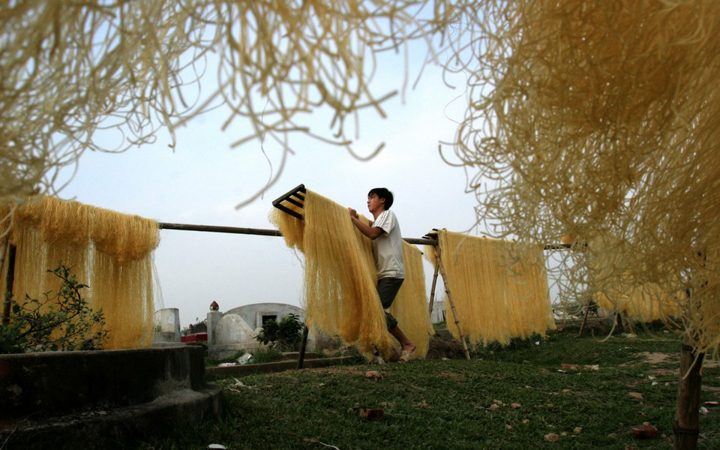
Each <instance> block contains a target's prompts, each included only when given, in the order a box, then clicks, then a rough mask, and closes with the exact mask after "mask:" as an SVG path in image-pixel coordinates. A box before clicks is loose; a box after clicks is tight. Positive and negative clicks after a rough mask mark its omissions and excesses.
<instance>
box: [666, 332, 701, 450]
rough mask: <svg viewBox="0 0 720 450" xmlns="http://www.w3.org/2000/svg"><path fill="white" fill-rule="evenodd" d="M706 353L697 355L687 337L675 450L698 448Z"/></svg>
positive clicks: (679, 384) (678, 406)
mask: <svg viewBox="0 0 720 450" xmlns="http://www.w3.org/2000/svg"><path fill="white" fill-rule="evenodd" d="M704 357H705V354H704V353H696V352H695V348H694V347H693V346H692V345H690V341H689V339H688V338H687V336H685V338H684V339H683V344H682V349H681V351H680V380H679V382H678V390H677V401H676V406H675V423H674V424H673V432H674V434H675V442H674V445H673V448H674V449H675V450H694V449H696V448H697V441H698V434H699V433H700V412H699V409H700V386H701V385H702V375H701V374H700V369H701V368H702V363H703V358H704Z"/></svg>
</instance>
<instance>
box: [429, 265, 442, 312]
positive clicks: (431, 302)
mask: <svg viewBox="0 0 720 450" xmlns="http://www.w3.org/2000/svg"><path fill="white" fill-rule="evenodd" d="M439 267H440V264H435V273H433V279H432V287H430V320H431V321H432V312H433V303H434V302H435V287H436V286H437V278H438V268H439Z"/></svg>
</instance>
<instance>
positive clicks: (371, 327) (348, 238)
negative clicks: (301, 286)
mask: <svg viewBox="0 0 720 450" xmlns="http://www.w3.org/2000/svg"><path fill="white" fill-rule="evenodd" d="M302 213H303V215H304V220H299V219H296V218H294V217H292V216H290V215H288V214H285V213H283V212H281V211H279V210H274V211H273V213H272V215H271V219H272V221H273V222H274V223H275V224H276V225H277V226H278V228H279V229H280V231H281V233H282V234H283V236H284V237H285V241H286V243H287V244H288V246H290V247H295V248H297V249H299V250H301V251H303V252H304V254H305V299H304V303H305V305H304V306H305V310H306V312H305V313H306V318H307V321H308V325H309V326H310V327H317V328H318V329H319V330H322V331H323V332H325V333H327V334H329V335H332V336H339V337H340V338H341V339H342V341H343V342H344V343H346V344H348V345H354V346H356V347H357V348H358V349H359V350H360V351H361V352H363V353H364V354H366V355H370V354H371V353H372V350H373V347H376V348H377V349H378V350H379V351H380V352H381V353H383V355H384V356H385V357H390V356H391V355H392V353H393V351H394V349H396V348H395V347H396V346H397V342H396V341H395V339H394V338H393V337H392V336H391V335H390V333H389V332H388V331H387V327H386V323H385V316H384V312H383V309H382V305H381V304H380V299H379V297H378V294H377V288H376V273H377V272H376V269H375V263H374V260H373V256H372V245H371V241H370V239H368V238H367V237H365V236H364V235H362V234H361V233H360V232H359V231H358V230H357V229H356V227H355V226H354V225H353V224H352V222H351V221H350V217H349V214H348V210H347V208H346V207H343V206H341V205H338V204H337V203H335V202H333V201H332V200H330V199H328V198H325V197H323V196H321V195H319V194H317V193H315V192H313V191H310V190H307V192H306V194H305V203H304V210H303V211H302ZM403 254H404V256H405V270H406V275H405V282H404V283H403V285H402V287H401V288H400V291H399V293H398V296H397V298H396V300H395V303H394V304H393V307H392V308H391V312H392V314H393V315H395V317H396V318H398V321H399V324H400V325H399V326H400V328H401V329H402V330H403V332H404V333H405V334H406V335H408V337H410V338H411V339H412V340H413V342H414V343H415V344H416V345H417V352H416V355H417V356H425V354H426V353H427V347H428V344H429V338H430V334H431V332H432V326H431V324H430V317H429V313H428V311H427V306H426V301H425V300H426V291H425V280H424V275H423V271H422V258H421V256H420V251H419V250H418V249H416V248H414V247H412V246H410V245H409V244H407V243H404V246H403Z"/></svg>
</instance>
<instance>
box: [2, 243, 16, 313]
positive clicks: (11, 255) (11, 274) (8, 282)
mask: <svg viewBox="0 0 720 450" xmlns="http://www.w3.org/2000/svg"><path fill="white" fill-rule="evenodd" d="M14 284H15V246H14V245H9V246H8V256H7V276H6V278H5V300H4V302H3V317H2V323H3V325H7V324H8V323H10V311H11V309H10V304H11V301H12V296H13V294H12V291H13V287H14Z"/></svg>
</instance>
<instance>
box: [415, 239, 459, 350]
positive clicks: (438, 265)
mask: <svg viewBox="0 0 720 450" xmlns="http://www.w3.org/2000/svg"><path fill="white" fill-rule="evenodd" d="M425 238H427V239H429V240H434V241H435V244H434V245H433V251H434V252H435V273H434V274H433V280H432V287H431V288H430V305H429V308H430V314H431V315H432V310H433V304H434V302H435V288H436V287H437V277H438V273H439V274H440V276H441V277H442V279H443V285H444V286H445V295H446V296H447V301H448V304H449V305H450V311H451V312H452V315H453V317H452V319H453V322H454V323H455V326H456V327H457V330H458V336H459V337H460V342H462V346H463V352H464V353H465V359H468V360H469V359H470V350H469V349H468V345H467V342H465V335H464V334H463V331H462V327H461V326H460V318H459V317H458V314H457V310H456V309H455V302H454V301H453V299H452V294H451V293H450V287H449V286H448V281H447V276H446V275H445V267H444V266H443V262H442V258H441V257H440V243H439V240H438V238H437V230H433V231H432V232H431V233H428V234H426V235H425Z"/></svg>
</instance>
